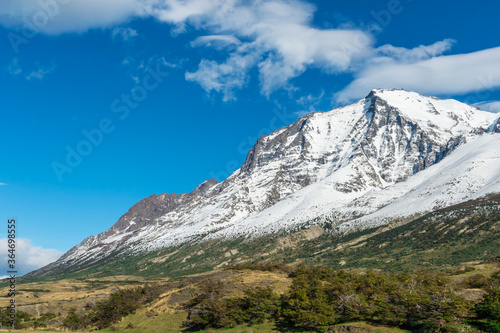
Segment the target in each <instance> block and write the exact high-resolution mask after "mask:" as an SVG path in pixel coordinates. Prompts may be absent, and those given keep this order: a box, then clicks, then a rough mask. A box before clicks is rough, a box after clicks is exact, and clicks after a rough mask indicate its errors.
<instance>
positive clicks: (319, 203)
mask: <svg viewBox="0 0 500 333" xmlns="http://www.w3.org/2000/svg"><path fill="white" fill-rule="evenodd" d="M498 132H500V126H499V120H498V116H496V115H494V114H491V113H486V112H482V111H479V110H478V109H476V108H473V107H470V106H468V105H465V104H462V103H460V102H457V101H454V100H440V99H437V98H433V97H424V96H421V95H419V94H416V93H412V92H407V91H402V90H374V91H372V92H371V93H370V94H369V95H368V96H367V97H366V98H364V99H362V100H360V101H358V102H356V103H354V104H352V105H349V106H346V107H342V108H337V109H334V110H332V111H330V112H316V113H312V114H309V115H307V116H305V117H303V118H300V119H299V120H298V121H296V122H295V123H294V124H291V125H290V126H287V127H285V128H282V129H280V130H277V131H275V132H273V133H271V134H270V135H268V136H263V137H261V138H260V139H259V140H258V141H257V143H256V144H255V145H254V147H252V149H251V150H250V151H249V153H248V156H247V158H246V160H245V162H244V163H243V165H242V166H241V168H240V169H239V170H237V171H235V172H234V173H233V174H232V175H231V176H230V177H229V178H228V179H226V180H224V181H223V182H221V183H218V182H217V181H216V180H210V181H207V182H204V183H203V184H201V185H199V186H198V187H197V188H196V189H195V190H194V191H193V192H191V193H188V194H181V195H176V194H170V195H169V194H162V195H159V196H156V195H153V196H151V197H149V198H146V199H144V200H142V201H141V202H139V203H138V204H137V205H135V206H134V207H132V208H131V209H130V210H129V212H127V213H126V214H125V215H123V216H122V217H121V218H120V220H119V221H118V222H117V223H116V224H115V225H114V226H113V227H112V228H110V229H109V230H107V231H105V232H103V233H101V234H99V235H95V236H91V237H89V238H87V239H86V240H84V241H83V242H82V243H81V244H79V245H77V246H75V247H74V248H73V249H71V250H70V251H69V252H68V253H66V254H65V255H64V256H63V257H62V258H61V259H59V260H58V261H57V262H56V263H54V264H53V265H51V266H50V267H48V268H46V269H45V270H42V271H47V270H49V269H52V268H54V267H60V268H61V267H66V268H68V269H70V268H71V267H73V268H74V269H76V268H77V267H84V266H85V265H88V264H91V263H93V262H95V261H96V260H97V259H98V258H99V259H100V258H103V257H107V256H111V255H116V254H117V253H121V254H123V253H128V254H139V253H144V252H147V251H152V250H156V249H161V248H163V247H168V246H176V245H179V244H184V243H187V242H190V243H194V242H200V241H208V240H211V239H219V238H223V239H232V238H237V237H247V238H252V237H258V236H263V235H266V234H272V233H277V232H283V231H286V230H288V231H293V230H298V229H300V228H302V227H303V226H304V225H310V224H318V223H319V224H321V223H324V222H326V221H329V222H330V223H333V225H334V226H335V227H338V229H339V230H352V229H353V228H354V227H357V226H359V225H361V226H364V227H366V226H373V225H378V224H382V223H385V222H387V220H388V219H390V218H392V217H397V216H407V215H409V214H414V213H422V212H425V211H430V210H433V209H436V208H441V207H445V206H447V205H451V204H455V203H458V202H461V201H464V200H467V199H468V198H471V197H477V196H480V195H482V194H486V193H489V192H500V183H499V179H500V178H499V174H500V172H499V171H500V162H499V157H500V154H499V153H498V149H495V147H498V144H499V143H500V142H499V140H500V135H498ZM457 148H458V149H457ZM448 155H451V156H450V157H447V156H448ZM411 203H413V204H411ZM332 221H333V222H332Z"/></svg>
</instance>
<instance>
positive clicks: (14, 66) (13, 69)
mask: <svg viewBox="0 0 500 333" xmlns="http://www.w3.org/2000/svg"><path fill="white" fill-rule="evenodd" d="M7 70H8V72H9V73H10V74H12V75H19V74H21V73H22V71H23V70H22V69H21V66H19V59H18V58H13V59H12V60H11V62H10V64H9V67H7Z"/></svg>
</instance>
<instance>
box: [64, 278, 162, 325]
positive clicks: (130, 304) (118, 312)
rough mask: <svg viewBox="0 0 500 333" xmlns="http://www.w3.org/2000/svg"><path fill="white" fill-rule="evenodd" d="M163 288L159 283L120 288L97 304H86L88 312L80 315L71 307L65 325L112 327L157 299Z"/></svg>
mask: <svg viewBox="0 0 500 333" xmlns="http://www.w3.org/2000/svg"><path fill="white" fill-rule="evenodd" d="M161 291H162V289H161V287H159V286H158V285H146V286H144V287H137V288H133V289H120V290H118V291H116V292H114V293H112V294H111V295H110V297H109V298H108V299H107V300H105V301H101V302H98V303H97V304H95V305H93V304H89V305H88V306H86V309H85V310H87V311H86V313H83V314H82V315H79V314H78V313H77V310H76V309H74V308H73V309H71V310H70V311H69V313H68V315H67V316H66V318H65V319H64V321H63V326H64V327H66V328H68V329H71V330H76V329H82V328H86V327H89V326H95V327H97V328H98V329H103V328H106V327H110V326H111V325H113V324H114V323H116V322H117V321H119V320H121V319H122V318H123V317H125V316H127V315H129V314H131V313H134V312H135V311H136V310H137V309H138V308H139V307H140V306H143V305H144V304H148V303H150V302H151V301H153V300H155V299H156V298H157V297H158V296H159V295H160V293H161Z"/></svg>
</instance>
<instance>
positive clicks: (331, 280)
mask: <svg viewBox="0 0 500 333" xmlns="http://www.w3.org/2000/svg"><path fill="white" fill-rule="evenodd" d="M498 275H499V273H496V275H494V276H493V277H492V278H485V283H486V284H487V285H488V289H487V290H488V293H487V294H486V295H485V296H484V299H483V301H482V302H481V303H479V304H478V305H477V306H476V307H474V304H472V303H470V302H468V301H467V300H465V299H464V298H462V297H460V296H459V295H458V293H457V285H456V283H452V282H451V280H450V278H449V277H447V276H445V275H444V274H442V273H429V272H426V271H421V272H417V273H414V274H409V273H399V274H384V273H379V272H375V271H368V272H366V273H364V274H360V273H351V272H347V271H343V270H341V271H335V270H333V269H331V268H327V267H323V266H311V267H309V266H301V267H298V268H297V269H295V270H294V271H292V272H291V273H290V277H292V278H293V283H292V286H291V287H290V288H289V290H288V291H287V292H286V293H285V294H284V295H282V296H281V297H279V296H278V295H277V294H275V293H274V292H273V291H272V289H271V288H253V289H248V290H245V295H244V297H227V295H224V293H223V290H224V285H223V284H222V282H220V281H214V280H206V281H203V282H202V283H200V285H199V288H198V293H197V295H196V296H195V297H194V298H193V299H192V300H191V301H189V302H188V303H187V305H186V308H187V309H188V311H189V315H188V319H187V320H186V321H185V322H184V325H185V326H187V327H189V328H190V329H193V330H199V329H206V328H224V327H235V326H237V325H241V324H246V325H252V324H260V323H265V322H269V321H274V322H275V324H276V325H277V326H278V327H281V328H282V329H285V330H296V331H326V330H327V329H328V328H330V327H331V326H333V325H336V324H342V323H349V322H355V321H363V322H367V323H371V324H376V325H377V324H378V325H387V326H392V327H399V328H401V329H408V330H415V331H421V332H459V331H460V330H461V329H462V328H463V327H464V325H465V324H466V323H468V322H474V321H476V320H478V323H480V324H481V325H482V326H483V327H484V328H485V329H486V330H487V331H491V332H497V331H495V329H496V328H497V326H498V316H499V311H500V302H499V299H500V298H499V297H500V292H499V289H498V288H499V286H500V284H499V283H498V282H499V281H498V280H497V279H496V276H498ZM465 283H470V281H466V282H465ZM495 316H496V317H495ZM495 318H496V319H495Z"/></svg>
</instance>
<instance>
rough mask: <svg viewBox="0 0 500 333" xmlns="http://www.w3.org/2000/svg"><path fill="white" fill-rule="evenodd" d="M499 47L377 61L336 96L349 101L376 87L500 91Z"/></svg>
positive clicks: (450, 91)
mask: <svg viewBox="0 0 500 333" xmlns="http://www.w3.org/2000/svg"><path fill="white" fill-rule="evenodd" d="M498 59H500V47H496V48H491V49H487V50H482V51H477V52H473V53H467V54H458V55H447V56H437V57H432V58H430V59H425V60H420V61H416V62H412V63H408V62H403V61H398V60H397V59H392V60H387V59H384V61H380V62H377V60H378V59H377V58H375V59H374V60H373V61H372V62H371V63H370V64H369V65H368V66H367V67H366V68H365V69H364V70H362V71H360V72H359V73H358V74H357V76H356V79H355V80H354V81H353V82H351V83H350V84H349V85H348V86H347V87H346V88H344V89H343V90H342V91H340V92H339V93H338V94H337V95H336V99H337V101H338V102H341V103H343V102H348V101H351V100H354V99H358V98H360V97H363V96H364V95H366V94H367V93H368V92H369V91H370V90H371V89H373V88H404V89H407V90H413V91H417V92H419V93H422V94H436V95H439V94H444V95H451V94H466V93H471V92H475V93H479V92H481V91H485V90H493V89H497V88H500V66H499V65H498Z"/></svg>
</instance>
